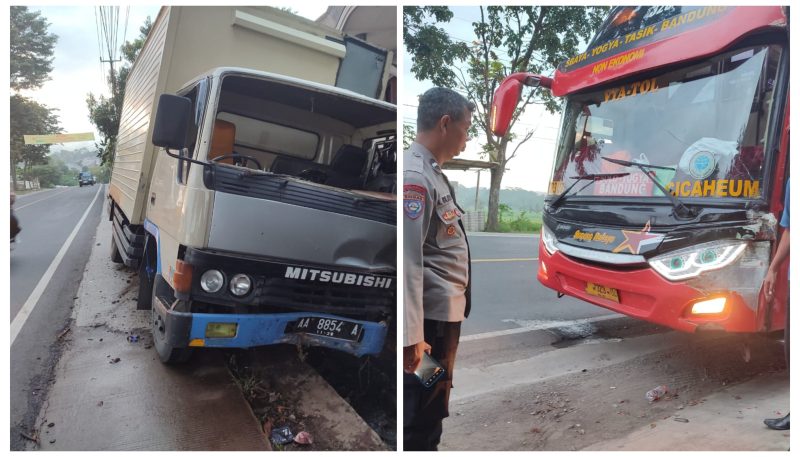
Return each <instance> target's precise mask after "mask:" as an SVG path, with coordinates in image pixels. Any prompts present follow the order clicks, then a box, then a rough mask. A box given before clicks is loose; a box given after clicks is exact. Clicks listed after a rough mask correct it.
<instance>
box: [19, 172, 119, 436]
mask: <svg viewBox="0 0 800 457" xmlns="http://www.w3.org/2000/svg"><path fill="white" fill-rule="evenodd" d="M103 196H104V188H103V186H101V185H95V186H89V187H83V188H78V187H70V188H59V189H53V190H46V191H42V192H36V193H33V194H28V195H22V196H19V197H18V198H17V201H16V203H15V205H14V210H15V212H16V215H17V217H18V218H19V220H20V225H21V227H22V232H21V233H20V235H19V236H18V240H19V242H18V243H15V244H16V246H15V247H14V250H13V251H11V256H10V257H11V259H10V275H11V278H10V279H11V281H10V284H11V287H10V289H11V290H10V303H9V305H10V306H9V308H10V320H11V370H10V371H11V390H10V414H11V443H12V449H13V448H19V446H20V445H21V440H22V438H21V433H28V432H29V431H30V430H31V429H32V427H33V422H34V420H35V417H36V414H37V413H38V410H39V408H40V406H41V399H42V397H43V396H44V394H45V393H46V389H47V386H48V382H49V380H50V378H51V376H52V370H53V367H54V365H55V362H56V361H57V360H58V355H59V352H60V344H59V335H61V333H62V331H63V330H64V329H66V328H68V322H69V319H70V317H71V313H72V306H73V297H74V296H75V294H76V292H77V290H78V286H79V285H80V282H81V279H82V277H83V271H84V268H85V265H86V262H87V260H88V258H89V253H90V252H91V248H92V243H93V242H94V234H95V230H96V228H97V224H98V223H99V221H100V213H101V208H102V204H103V202H104V198H103ZM84 215H85V218H84ZM79 224H80V228H79V229H77V230H76V227H78V225H79ZM73 233H74V236H73ZM59 260H60V261H59ZM56 264H57V266H56Z"/></svg>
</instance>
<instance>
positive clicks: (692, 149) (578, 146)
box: [549, 45, 781, 203]
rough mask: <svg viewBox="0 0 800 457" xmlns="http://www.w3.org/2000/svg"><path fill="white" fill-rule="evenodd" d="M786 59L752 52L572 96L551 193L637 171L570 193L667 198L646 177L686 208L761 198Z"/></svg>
mask: <svg viewBox="0 0 800 457" xmlns="http://www.w3.org/2000/svg"><path fill="white" fill-rule="evenodd" d="M780 54H781V48H780V47H779V46H774V45H760V46H751V47H746V48H741V49H737V50H736V51H732V52H728V53H725V54H722V55H719V56H716V57H714V58H711V59H709V60H706V61H704V62H702V63H700V64H696V65H692V66H690V67H688V68H683V69H680V70H676V71H670V72H668V73H664V74H662V75H657V76H653V77H646V78H644V79H637V80H631V81H627V82H624V83H615V84H613V85H612V86H606V87H604V88H602V89H599V90H594V91H592V92H585V93H582V94H577V95H572V96H570V97H569V98H568V99H567V101H566V104H565V108H564V115H563V120H562V131H561V137H560V139H559V147H558V151H557V154H556V160H555V163H554V169H553V170H554V171H553V178H552V180H551V182H550V187H549V193H551V194H559V193H561V192H562V191H563V190H564V188H565V186H569V185H570V184H572V183H573V181H574V180H573V177H576V176H585V175H587V174H592V173H596V174H601V173H602V174H606V173H622V172H628V174H627V175H625V176H621V177H618V178H614V179H604V180H598V181H596V182H593V183H592V184H591V185H587V186H581V185H579V186H576V188H575V189H578V190H573V191H570V193H572V194H575V195H579V196H594V197H610V196H613V197H636V198H639V197H657V198H664V194H663V192H662V191H661V190H660V189H659V188H658V186H656V185H654V183H653V181H652V180H651V179H650V178H649V177H648V176H645V175H644V173H645V172H647V173H650V174H651V177H653V178H656V179H657V180H658V181H659V182H660V183H662V184H663V186H664V187H665V188H666V189H667V190H668V191H669V192H671V193H672V194H673V195H675V196H676V197H678V198H682V199H685V198H690V199H691V198H701V199H702V198H705V199H719V198H745V199H756V198H759V197H760V196H761V193H762V191H763V190H764V185H763V182H762V181H763V178H764V170H765V166H766V164H767V160H766V157H765V154H767V153H768V150H767V148H766V133H767V126H768V125H769V124H770V119H771V116H772V109H771V107H772V105H773V94H774V87H775V79H776V75H777V68H778V61H779V58H780ZM604 158H605V159H611V160H615V159H616V161H617V162H612V161H611V160H604ZM620 161H627V162H636V163H641V164H646V165H654V166H657V167H667V169H665V168H642V169H640V168H639V167H636V166H627V167H626V166H624V165H623V164H621V163H620ZM623 163H624V162H623ZM698 203H699V202H698Z"/></svg>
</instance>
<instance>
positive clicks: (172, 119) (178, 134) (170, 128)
mask: <svg viewBox="0 0 800 457" xmlns="http://www.w3.org/2000/svg"><path fill="white" fill-rule="evenodd" d="M191 115H192V101H191V100H189V99H188V98H186V97H179V96H177V95H170V94H161V96H160V97H159V99H158V110H157V111H156V120H155V126H154V127H153V144H154V145H156V146H159V147H162V148H167V149H177V150H181V149H183V148H184V147H185V146H186V131H187V129H188V128H189V119H191Z"/></svg>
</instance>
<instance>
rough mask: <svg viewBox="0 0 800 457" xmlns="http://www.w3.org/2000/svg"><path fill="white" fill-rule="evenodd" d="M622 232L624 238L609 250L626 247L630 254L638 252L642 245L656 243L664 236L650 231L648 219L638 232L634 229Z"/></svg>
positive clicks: (614, 250)
mask: <svg viewBox="0 0 800 457" xmlns="http://www.w3.org/2000/svg"><path fill="white" fill-rule="evenodd" d="M622 234H623V235H625V239H624V240H623V241H622V243H620V244H619V246H617V247H615V248H614V249H613V250H612V251H611V252H615V253H616V252H622V251H624V250H626V249H627V250H629V251H630V252H631V254H639V250H640V249H641V248H642V245H648V244H653V243H658V242H660V241H661V240H662V239H663V238H664V235H658V234H654V233H650V221H647V224H645V225H644V228H643V229H642V230H640V231H638V232H637V231H634V230H623V231H622Z"/></svg>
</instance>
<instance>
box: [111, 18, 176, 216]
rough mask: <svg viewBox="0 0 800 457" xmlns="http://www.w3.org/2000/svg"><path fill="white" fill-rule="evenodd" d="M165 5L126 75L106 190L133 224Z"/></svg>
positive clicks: (163, 32) (149, 147)
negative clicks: (108, 188) (110, 171)
mask: <svg viewBox="0 0 800 457" xmlns="http://www.w3.org/2000/svg"><path fill="white" fill-rule="evenodd" d="M169 12H170V9H169V8H164V9H163V10H162V14H160V15H159V17H158V18H157V19H156V23H155V24H154V25H153V31H152V32H151V35H150V37H149V39H148V40H147V43H146V46H145V48H144V49H143V50H142V52H141V54H140V55H139V57H138V58H137V59H136V64H135V65H134V67H133V70H131V73H130V75H129V76H128V84H127V86H126V91H125V102H124V104H123V108H122V115H121V117H120V126H119V134H118V136H117V151H116V157H115V160H114V169H113V171H112V174H111V186H110V187H111V189H110V193H111V195H112V198H114V200H115V201H116V203H117V204H118V205H119V206H120V208H122V211H123V212H124V213H125V215H126V216H127V217H128V218H129V219H130V222H131V223H133V224H138V223H141V221H139V220H138V219H139V218H140V215H138V214H136V211H135V210H136V208H137V206H138V207H141V206H142V205H141V203H140V204H139V205H137V204H136V203H137V201H136V199H137V198H139V199H144V198H145V196H144V195H143V194H144V192H139V191H140V190H143V188H142V186H141V184H142V183H140V180H141V179H142V165H143V164H148V163H149V160H145V157H146V156H150V155H152V153H153V146H152V145H151V144H150V142H149V139H148V131H149V128H150V115H151V113H152V111H153V109H154V108H155V107H154V100H155V96H156V87H157V85H158V78H159V71H160V69H161V60H162V57H163V53H164V46H165V43H166V38H167V28H168V27H167V26H168V24H169Z"/></svg>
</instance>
